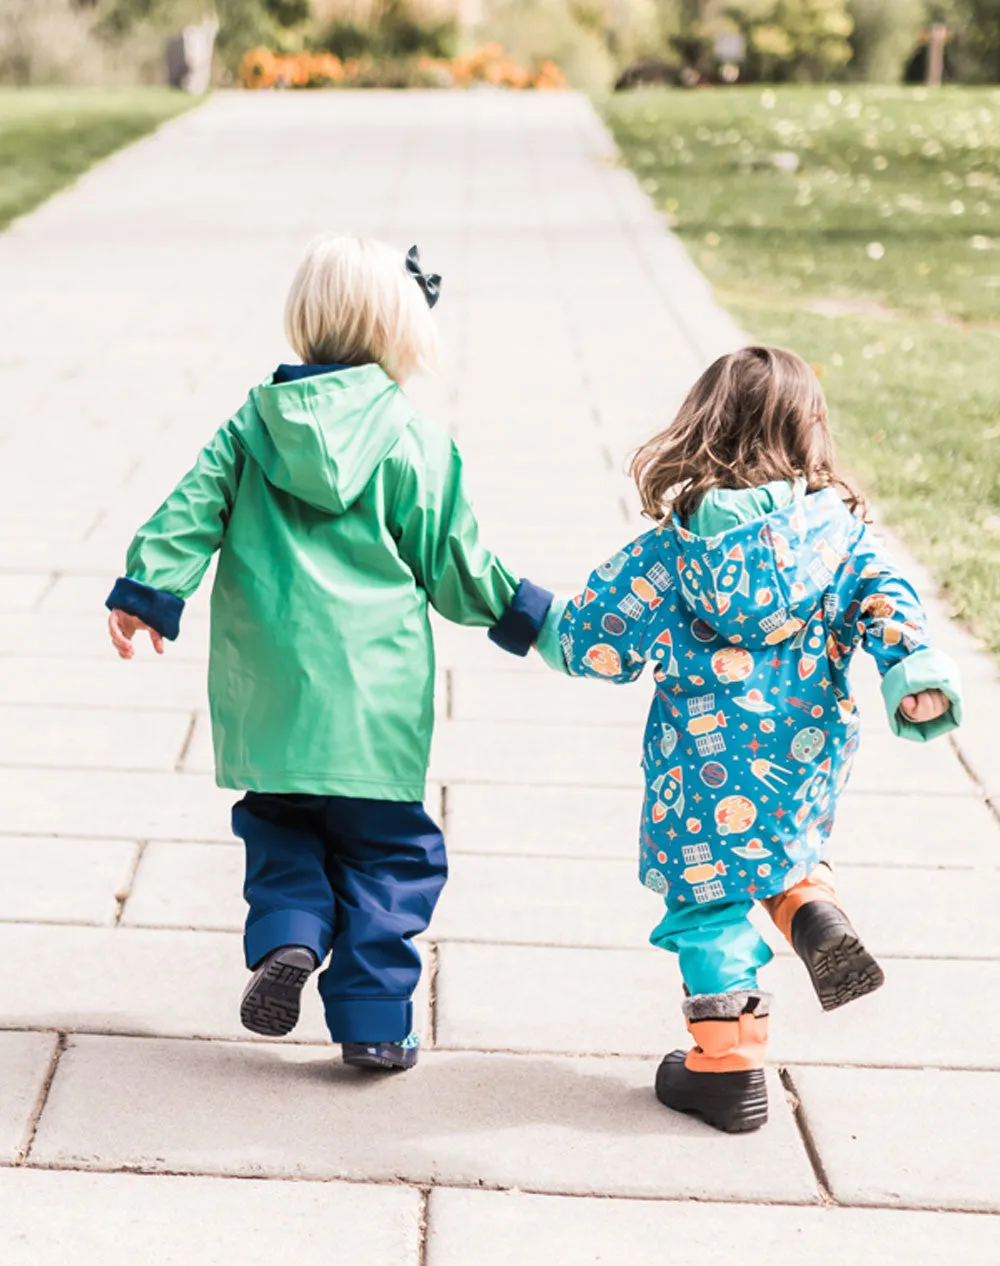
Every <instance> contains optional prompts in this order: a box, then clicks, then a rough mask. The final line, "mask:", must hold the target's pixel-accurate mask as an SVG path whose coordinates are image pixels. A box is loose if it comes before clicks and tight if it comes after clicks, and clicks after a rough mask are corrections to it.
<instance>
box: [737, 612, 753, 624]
mask: <svg viewBox="0 0 1000 1266" xmlns="http://www.w3.org/2000/svg"><path fill="white" fill-rule="evenodd" d="M749 619H750V617H749V616H748V615H744V614H743V612H742V611H741V612H740V613H739V615H738V616H737V617H736V623H737V624H746V622H747V620H749Z"/></svg>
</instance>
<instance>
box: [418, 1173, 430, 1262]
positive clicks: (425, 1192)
mask: <svg viewBox="0 0 1000 1266" xmlns="http://www.w3.org/2000/svg"><path fill="white" fill-rule="evenodd" d="M418 1190H419V1192H420V1203H419V1206H418V1209H419V1212H418V1216H417V1266H427V1248H428V1245H427V1233H428V1230H429V1229H430V1212H431V1211H430V1200H431V1188H430V1187H429V1186H420V1187H419V1188H418Z"/></svg>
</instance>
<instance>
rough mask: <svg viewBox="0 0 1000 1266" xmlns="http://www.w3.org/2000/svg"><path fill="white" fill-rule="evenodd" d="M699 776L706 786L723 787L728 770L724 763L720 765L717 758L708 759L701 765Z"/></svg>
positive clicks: (726, 779) (727, 777)
mask: <svg viewBox="0 0 1000 1266" xmlns="http://www.w3.org/2000/svg"><path fill="white" fill-rule="evenodd" d="M699 776H700V778H701V781H702V782H703V783H704V784H705V786H706V787H724V786H725V785H726V782H727V781H728V779H729V772H728V771H727V769H726V767H725V765H720V764H719V762H718V761H717V760H710V761H708V763H707V764H705V765H702V767H701V771H700V774H699Z"/></svg>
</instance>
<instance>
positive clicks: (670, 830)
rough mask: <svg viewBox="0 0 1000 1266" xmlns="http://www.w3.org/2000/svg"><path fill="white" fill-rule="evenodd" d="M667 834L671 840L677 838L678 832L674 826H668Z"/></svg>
mask: <svg viewBox="0 0 1000 1266" xmlns="http://www.w3.org/2000/svg"><path fill="white" fill-rule="evenodd" d="M667 835H668V836H669V838H670V839H671V840H676V839H677V832H676V831H675V830H674V828H673V827H672V826H671V827H668V828H667Z"/></svg>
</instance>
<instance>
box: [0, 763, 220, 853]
mask: <svg viewBox="0 0 1000 1266" xmlns="http://www.w3.org/2000/svg"><path fill="white" fill-rule="evenodd" d="M236 796H237V793H235V792H232V791H222V790H220V789H219V788H218V787H216V786H215V783H214V781H213V780H212V779H210V778H207V777H195V776H194V775H191V776H185V777H183V778H179V777H178V776H177V775H176V774H146V773H138V772H124V771H123V772H109V771H106V770H97V769H93V770H91V769H87V770H83V769H16V770H15V769H2V768H0V804H2V805H3V808H4V823H3V825H4V829H5V831H6V832H8V833H10V834H25V835H68V836H73V837H78V836H80V835H83V834H86V835H87V836H88V837H92V838H95V839H126V840H135V839H140V840H150V839H157V840H221V841H225V842H231V841H232V838H233V835H232V830H231V829H230V824H229V818H230V808H231V806H232V803H233V801H234V800H235V799H236Z"/></svg>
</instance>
